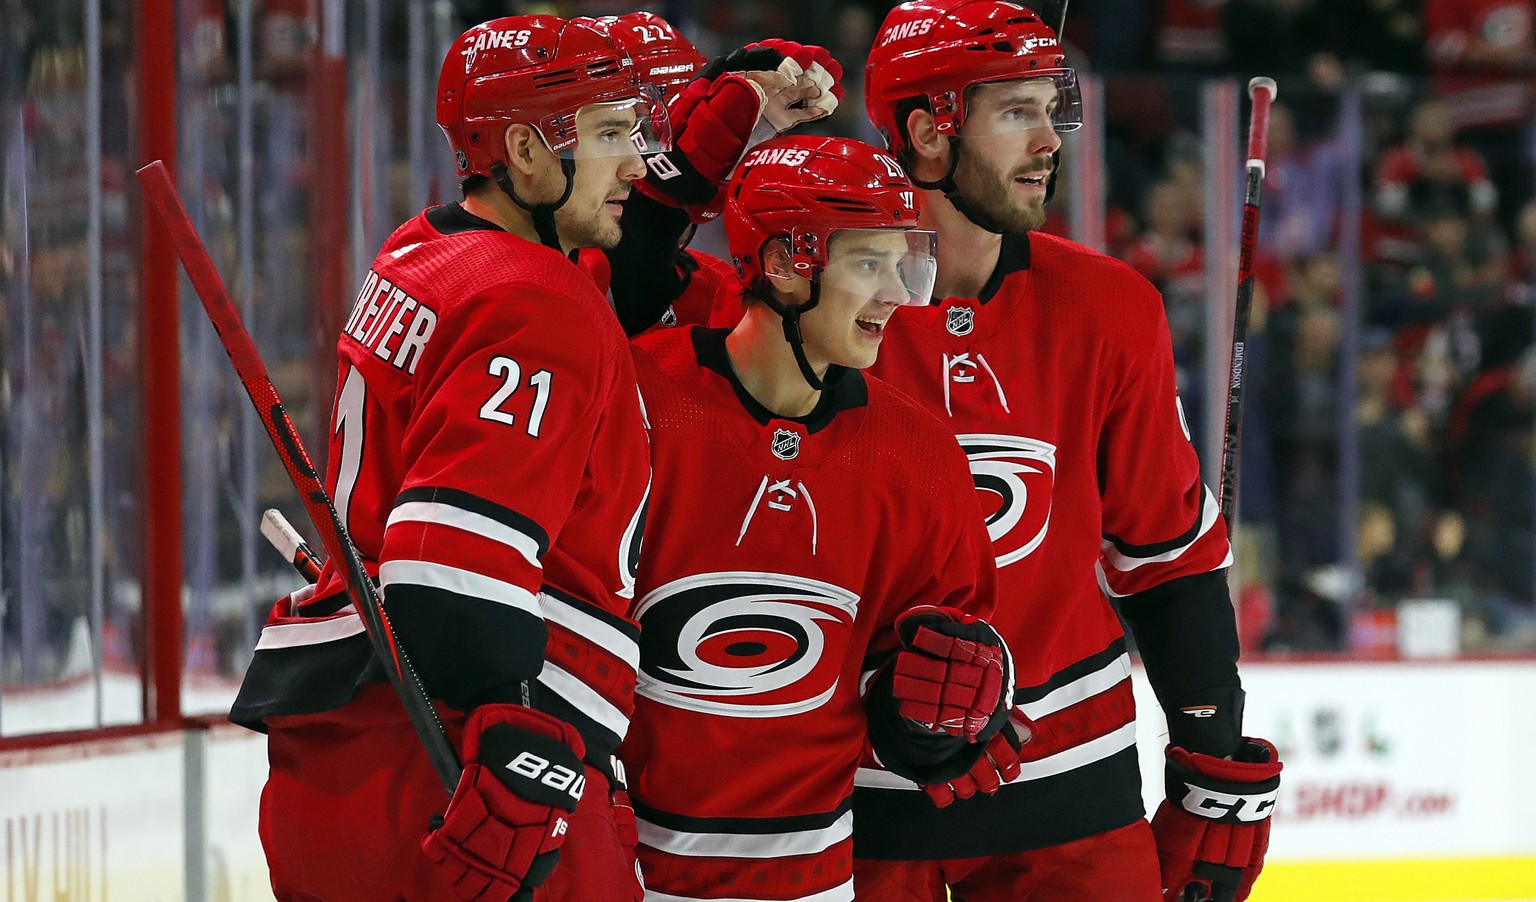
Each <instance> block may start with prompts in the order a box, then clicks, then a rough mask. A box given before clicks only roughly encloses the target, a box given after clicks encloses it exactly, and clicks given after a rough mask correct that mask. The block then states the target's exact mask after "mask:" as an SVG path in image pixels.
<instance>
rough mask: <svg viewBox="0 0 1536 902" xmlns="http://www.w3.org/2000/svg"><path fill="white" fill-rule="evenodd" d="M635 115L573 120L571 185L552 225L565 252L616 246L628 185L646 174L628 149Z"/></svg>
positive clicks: (597, 109)
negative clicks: (574, 143) (569, 192)
mask: <svg viewBox="0 0 1536 902" xmlns="http://www.w3.org/2000/svg"><path fill="white" fill-rule="evenodd" d="M634 123H635V112H634V110H613V109H609V108H607V107H605V106H602V105H596V106H591V107H586V108H584V109H582V110H581V112H580V113H578V114H577V116H576V133H577V136H578V138H577V151H576V177H575V185H574V186H573V187H572V189H571V196H570V198H569V199H568V200H567V201H566V202H565V204H564V205H563V206H561V207H560V209H559V210H557V211H555V225H556V227H557V228H558V229H559V232H560V238H561V241H562V242H563V243H564V244H565V246H566V247H567V248H579V247H600V248H605V249H606V248H612V247H614V246H615V245H617V244H618V243H619V237H620V234H621V232H620V230H619V217H620V216H621V215H622V214H623V212H624V200H625V198H627V197H629V188H630V183H631V182H633V181H634V180H635V179H637V178H639V177H641V176H642V175H644V174H645V163H644V161H643V160H642V159H641V157H640V154H639V153H638V152H637V151H635V150H634V148H633V146H631V144H630V130H631V129H632V128H633V127H634Z"/></svg>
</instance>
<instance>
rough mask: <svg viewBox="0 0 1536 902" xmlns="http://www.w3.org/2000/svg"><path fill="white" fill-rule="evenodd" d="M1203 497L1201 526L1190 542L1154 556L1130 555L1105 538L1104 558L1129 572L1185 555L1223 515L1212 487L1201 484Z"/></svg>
mask: <svg viewBox="0 0 1536 902" xmlns="http://www.w3.org/2000/svg"><path fill="white" fill-rule="evenodd" d="M1201 497H1202V499H1203V502H1202V504H1201V508H1200V528H1199V529H1198V530H1196V531H1195V535H1194V538H1192V539H1190V540H1189V541H1188V542H1186V543H1184V544H1183V545H1180V546H1179V547H1177V548H1172V549H1169V550H1168V551H1165V552H1163V553H1162V554H1159V555H1155V556H1153V557H1130V556H1128V555H1126V554H1125V553H1123V552H1121V551H1120V549H1119V548H1117V547H1116V546H1115V544H1114V543H1113V542H1111V541H1109V540H1108V539H1104V540H1103V543H1102V548H1103V551H1104V559H1105V560H1107V561H1108V562H1109V566H1110V567H1112V568H1114V569H1115V570H1116V571H1118V572H1120V573H1129V572H1131V571H1132V570H1135V569H1136V568H1137V567H1144V566H1146V565H1147V564H1163V563H1167V562H1168V561H1176V560H1178V559H1179V558H1180V557H1183V555H1184V552H1186V551H1188V550H1189V549H1191V548H1193V547H1194V546H1195V545H1196V544H1197V543H1199V541H1200V539H1201V537H1203V536H1204V535H1205V534H1206V533H1208V532H1210V531H1211V527H1212V526H1215V525H1216V520H1217V519H1218V518H1219V517H1220V516H1221V508H1219V507H1218V506H1217V505H1216V497H1215V496H1214V495H1212V494H1211V490H1210V488H1208V487H1206V486H1201Z"/></svg>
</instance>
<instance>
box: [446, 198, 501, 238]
mask: <svg viewBox="0 0 1536 902" xmlns="http://www.w3.org/2000/svg"><path fill="white" fill-rule="evenodd" d="M427 222H429V223H431V224H432V228H434V229H437V230H438V231H439V232H442V233H443V234H444V235H456V234H458V233H459V232H475V231H484V230H490V231H493V232H504V231H506V230H505V229H503V228H502V227H501V226H499V225H497V224H496V223H494V222H491V221H490V220H489V219H481V218H480V217H478V216H476V215H475V214H473V213H471V212H469V211H468V210H466V209H464V208H463V207H462V206H460V205H459V204H443V205H442V206H441V207H433V208H431V209H430V210H428V211H427Z"/></svg>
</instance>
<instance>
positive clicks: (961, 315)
mask: <svg viewBox="0 0 1536 902" xmlns="http://www.w3.org/2000/svg"><path fill="white" fill-rule="evenodd" d="M944 327H945V328H947V329H948V330H949V334H951V335H970V334H971V330H972V329H974V328H976V311H974V310H972V309H971V308H969V307H951V308H949V314H948V317H947V318H946V319H945V321H944Z"/></svg>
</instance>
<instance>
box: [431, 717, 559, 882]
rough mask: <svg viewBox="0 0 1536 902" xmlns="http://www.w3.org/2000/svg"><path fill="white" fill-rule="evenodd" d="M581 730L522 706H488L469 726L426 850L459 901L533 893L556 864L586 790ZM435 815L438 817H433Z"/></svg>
mask: <svg viewBox="0 0 1536 902" xmlns="http://www.w3.org/2000/svg"><path fill="white" fill-rule="evenodd" d="M585 751H586V748H585V746H584V745H583V744H582V741H581V736H580V735H579V734H578V733H577V732H576V728H575V727H573V726H571V725H570V724H568V723H565V722H564V721H560V720H556V719H555V718H553V717H550V716H549V715H548V714H544V713H543V712H540V711H535V710H533V709H531V708H524V707H522V706H521V705H503V704H495V705H482V706H480V707H478V708H476V709H475V710H474V711H473V712H471V713H470V715H469V721H468V722H467V723H465V725H464V774H463V776H461V777H460V778H459V785H458V788H457V789H455V790H454V792H453V800H452V801H451V802H449V803H448V811H447V813H445V814H444V815H443V817H442V821H441V823H440V824H438V825H436V829H434V830H433V831H432V832H431V833H428V834H427V838H426V839H425V840H423V841H422V843H421V848H422V850H423V851H424V852H426V854H427V858H429V859H431V860H432V861H434V862H436V863H437V864H438V867H440V868H442V869H443V871H444V873H446V874H447V875H448V876H449V879H450V880H451V881H452V883H453V890H454V894H455V895H456V896H457V897H458V898H460V899H469V900H486V902H506V900H507V899H509V898H512V897H513V896H514V895H515V894H519V893H521V894H522V895H521V896H519V898H530V899H531V898H532V890H533V888H534V887H536V886H538V885H539V884H541V883H543V882H544V881H545V879H546V878H548V877H549V874H550V872H551V871H553V870H554V869H555V862H556V861H557V860H558V859H559V857H560V844H561V843H563V842H565V833H566V830H567V828H568V823H567V821H566V816H567V815H568V814H570V813H571V812H573V811H575V810H576V803H577V802H579V801H580V800H581V791H582V789H584V788H585V787H586V782H587V780H586V768H584V767H583V766H582V763H581V756H582V755H583V754H584V753H585ZM434 820H436V819H434Z"/></svg>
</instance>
